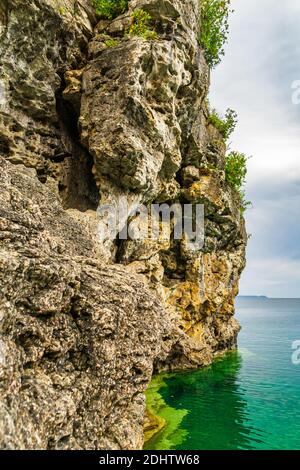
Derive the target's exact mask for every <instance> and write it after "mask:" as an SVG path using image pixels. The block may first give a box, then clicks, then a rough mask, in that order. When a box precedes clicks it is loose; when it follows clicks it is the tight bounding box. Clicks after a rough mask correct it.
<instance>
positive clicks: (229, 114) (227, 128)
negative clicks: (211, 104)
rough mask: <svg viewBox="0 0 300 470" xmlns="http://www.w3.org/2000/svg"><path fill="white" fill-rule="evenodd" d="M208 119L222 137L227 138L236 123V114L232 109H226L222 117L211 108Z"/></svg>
mask: <svg viewBox="0 0 300 470" xmlns="http://www.w3.org/2000/svg"><path fill="white" fill-rule="evenodd" d="M208 120H209V122H210V123H211V124H213V125H214V126H215V128H216V129H218V131H219V132H220V134H221V135H222V136H223V137H224V139H225V140H227V139H228V138H229V137H230V135H231V134H232V132H233V131H234V129H235V126H236V124H237V114H236V112H235V111H234V110H233V109H227V111H226V113H225V116H224V118H223V117H222V116H220V114H219V113H218V112H217V111H216V110H215V109H213V110H212V111H211V113H210V116H209V118H208Z"/></svg>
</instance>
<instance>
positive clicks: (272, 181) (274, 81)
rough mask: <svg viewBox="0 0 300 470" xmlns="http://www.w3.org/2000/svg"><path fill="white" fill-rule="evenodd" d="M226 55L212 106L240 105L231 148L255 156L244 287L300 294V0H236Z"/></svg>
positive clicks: (260, 292)
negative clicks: (297, 89)
mask: <svg viewBox="0 0 300 470" xmlns="http://www.w3.org/2000/svg"><path fill="white" fill-rule="evenodd" d="M232 4H233V7H234V9H235V13H233V15H232V16H231V20H230V25H231V28H230V39H229V43H228V46H227V48H226V56H225V58H224V59H223V62H222V64H221V65H219V66H218V67H217V68H216V69H215V70H214V71H213V73H212V88H211V95H210V101H211V104H212V106H213V107H217V108H218V109H219V110H220V111H225V110H226V109H227V108H228V107H229V108H233V109H235V110H236V111H237V113H238V116H239V124H238V126H237V129H236V131H235V133H234V134H233V136H232V137H231V149H237V150H240V151H242V152H244V153H246V154H247V155H249V156H252V158H251V160H250V161H249V173H248V184H247V195H248V198H249V199H250V200H251V201H252V202H253V208H252V209H250V210H248V212H247V214H246V218H247V226H248V232H249V233H251V234H252V238H251V240H250V242H249V247H248V267H247V269H246V271H245V273H244V275H243V277H242V282H241V292H240V293H241V294H243V295H268V296H270V297H300V105H295V104H293V103H292V98H291V96H292V83H293V82H294V81H295V80H300V1H299V0H285V1H282V0H232Z"/></svg>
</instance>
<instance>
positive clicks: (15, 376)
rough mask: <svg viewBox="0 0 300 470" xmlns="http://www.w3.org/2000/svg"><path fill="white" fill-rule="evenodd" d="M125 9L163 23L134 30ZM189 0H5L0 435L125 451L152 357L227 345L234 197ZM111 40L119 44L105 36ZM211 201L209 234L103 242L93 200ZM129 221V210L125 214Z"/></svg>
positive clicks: (194, 356) (176, 357)
mask: <svg viewBox="0 0 300 470" xmlns="http://www.w3.org/2000/svg"><path fill="white" fill-rule="evenodd" d="M136 8H143V9H144V10H147V11H148V12H149V13H150V14H151V16H152V24H151V26H150V27H151V28H153V29H154V30H155V31H156V33H157V38H156V39H153V40H145V39H143V38H140V37H129V36H128V34H127V32H128V29H129V27H130V25H131V23H132V17H131V13H132V12H133V11H134V9H136ZM199 28H200V25H199V2H198V0H181V1H180V0H173V1H171V0H130V1H129V10H128V12H126V13H125V14H124V15H121V16H120V17H119V18H116V19H114V20H112V21H108V20H103V19H101V21H100V22H99V23H98V24H97V19H96V18H95V15H94V12H93V8H92V6H91V2H90V1H89V0H81V1H75V2H74V1H73V0H33V1H31V2H23V1H21V0H12V1H8V0H0V66H1V71H0V154H1V156H2V157H3V158H1V160H0V264H1V274H0V292H1V294H0V333H1V336H0V393H1V396H0V447H2V448H4V449H7V448H9V449H46V448H49V449H60V448H61V449H105V448H107V449H135V448H141V447H142V445H143V434H142V424H143V418H144V410H145V403H144V396H143V392H144V390H145V388H146V387H147V385H148V383H149V380H150V378H151V375H152V371H153V368H154V370H176V369H191V368H195V367H199V366H203V365H206V364H209V363H210V362H211V361H212V360H213V358H214V357H215V355H217V354H219V353H222V352H224V351H226V350H228V349H230V348H232V347H235V344H236V337H237V333H238V331H239V326H238V323H237V322H236V320H235V319H234V317H233V314H234V298H235V296H236V295H237V293H238V282H239V277H240V274H241V272H242V270H243V268H244V265H245V246H246V231H245V224H244V219H243V217H242V215H241V212H240V200H239V196H238V195H237V193H236V192H234V191H233V190H232V188H230V187H229V185H228V184H227V183H226V181H225V172H224V166H225V151H226V145H225V142H224V140H223V139H222V136H221V135H220V133H219V132H218V130H217V129H216V128H215V127H214V126H213V125H212V124H211V123H210V122H209V113H208V109H207V104H206V96H207V92H208V88H209V69H208V66H207V64H206V62H205V59H204V54H203V51H202V50H201V48H200V46H199V43H198V34H199ZM112 39H113V41H111V40H112ZM120 197H126V198H127V200H128V202H129V204H130V205H132V206H134V205H137V204H139V203H144V204H150V203H162V202H163V203H179V204H184V203H191V204H199V203H200V204H204V206H205V243H204V247H203V249H201V250H199V251H193V250H191V249H190V248H189V247H188V245H187V243H186V241H185V240H184V239H183V240H179V241H176V240H173V239H172V237H169V239H167V240H166V239H165V240H158V241H155V240H154V241H153V240H152V241H151V240H138V241H134V240H127V241H121V240H119V241H112V240H106V242H105V243H102V242H101V241H100V240H99V237H98V233H97V224H98V221H99V220H98V218H97V214H96V209H97V205H98V203H99V199H100V201H101V203H102V204H113V205H115V204H116V203H117V201H118V198H120ZM125 222H126V220H124V223H125Z"/></svg>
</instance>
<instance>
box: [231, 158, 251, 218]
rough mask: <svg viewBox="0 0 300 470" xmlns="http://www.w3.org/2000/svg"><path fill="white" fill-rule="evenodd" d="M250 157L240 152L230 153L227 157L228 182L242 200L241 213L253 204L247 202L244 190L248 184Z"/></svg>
mask: <svg viewBox="0 0 300 470" xmlns="http://www.w3.org/2000/svg"><path fill="white" fill-rule="evenodd" d="M247 161H248V157H246V155H245V154H243V153H239V152H230V153H229V154H228V155H227V156H226V162H225V175H226V181H227V183H229V184H230V186H231V187H232V188H233V189H234V190H235V191H237V192H238V193H239V195H240V198H241V212H242V213H244V212H245V210H246V209H247V208H248V207H249V206H251V202H250V201H247V200H246V195H245V191H244V189H243V187H244V185H245V183H246V176H247Z"/></svg>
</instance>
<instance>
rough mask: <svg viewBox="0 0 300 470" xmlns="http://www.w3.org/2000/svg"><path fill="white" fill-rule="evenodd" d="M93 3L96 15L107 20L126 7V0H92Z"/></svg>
mask: <svg viewBox="0 0 300 470" xmlns="http://www.w3.org/2000/svg"><path fill="white" fill-rule="evenodd" d="M93 4H94V7H95V9H96V13H97V15H99V16H102V17H103V18H107V19H108V20H112V19H113V18H116V17H117V16H118V15H121V14H122V13H124V12H125V11H126V10H127V8H128V0H93Z"/></svg>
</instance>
